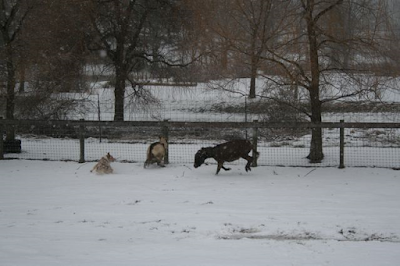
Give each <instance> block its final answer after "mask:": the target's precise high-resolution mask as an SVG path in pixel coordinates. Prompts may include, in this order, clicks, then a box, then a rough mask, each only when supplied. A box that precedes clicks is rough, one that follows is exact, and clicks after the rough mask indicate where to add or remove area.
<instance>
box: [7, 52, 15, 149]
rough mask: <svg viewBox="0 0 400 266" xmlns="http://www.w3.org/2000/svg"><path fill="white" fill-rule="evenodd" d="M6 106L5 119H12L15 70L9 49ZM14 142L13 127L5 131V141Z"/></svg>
mask: <svg viewBox="0 0 400 266" xmlns="http://www.w3.org/2000/svg"><path fill="white" fill-rule="evenodd" d="M6 99H7V104H6V119H10V120H12V119H14V111H15V70H14V65H13V61H12V50H11V47H10V48H9V49H8V58H7V97H6ZM14 140H15V130H14V128H13V127H9V128H8V130H7V137H6V141H14Z"/></svg>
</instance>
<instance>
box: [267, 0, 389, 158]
mask: <svg viewBox="0 0 400 266" xmlns="http://www.w3.org/2000/svg"><path fill="white" fill-rule="evenodd" d="M385 10H386V9H385V6H384V1H380V0H379V1H372V0H371V1H369V0H365V1H353V0H331V1H325V0H299V1H297V0H293V1H291V6H290V8H288V9H287V13H286V16H285V17H286V19H287V20H291V22H290V23H291V25H292V26H291V27H285V29H283V30H284V31H285V34H284V35H283V36H284V37H282V38H281V39H280V41H279V42H277V43H274V45H273V46H268V47H267V48H268V53H266V55H265V56H264V57H263V60H265V61H268V62H270V63H273V64H274V66H275V69H277V70H278V71H277V72H278V73H279V75H278V76H275V77H267V78H269V79H270V80H271V81H272V82H274V83H275V84H276V85H278V86H290V87H295V88H296V87H297V86H300V87H302V88H304V89H305V90H306V91H307V93H308V100H309V102H310V108H309V110H304V112H305V113H306V114H307V115H308V116H309V117H310V120H311V122H313V123H315V124H317V125H318V124H319V123H321V121H322V118H321V117H322V105H323V104H324V103H326V102H329V101H333V100H337V99H341V98H346V97H354V96H355V95H362V94H365V93H368V92H371V91H372V88H373V84H369V83H368V82H369V81H371V80H372V81H373V80H374V79H368V78H363V77H365V75H364V76H363V75H361V74H371V73H374V74H375V73H376V72H373V71H377V69H378V68H377V67H376V66H377V65H378V62H380V61H382V60H384V58H385V57H384V56H383V53H382V48H384V47H385V45H382V44H384V43H385V40H386V37H387V36H386V26H387V24H386V19H387V14H386V13H385ZM350 18H352V19H351V21H349V19H350ZM346 19H347V21H346ZM349 27H351V28H352V29H349ZM337 80H341V81H340V82H337ZM293 85H294V86H293ZM327 91H329V92H330V93H326V92H327ZM298 109H301V108H300V107H299V108H298ZM308 158H309V159H310V161H311V162H320V161H321V160H322V159H323V158H324V154H323V149H322V130H321V128H318V127H316V128H313V129H312V138H311V147H310V154H309V156H308Z"/></svg>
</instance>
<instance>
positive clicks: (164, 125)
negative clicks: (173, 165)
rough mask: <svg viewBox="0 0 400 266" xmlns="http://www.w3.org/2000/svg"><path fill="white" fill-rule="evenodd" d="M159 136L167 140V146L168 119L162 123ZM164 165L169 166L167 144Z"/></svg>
mask: <svg viewBox="0 0 400 266" xmlns="http://www.w3.org/2000/svg"><path fill="white" fill-rule="evenodd" d="M161 134H162V136H163V137H164V138H165V139H166V140H167V144H168V138H169V127H168V119H165V120H164V122H163V123H162V128H161ZM164 164H169V144H168V145H167V149H166V151H165V156H164Z"/></svg>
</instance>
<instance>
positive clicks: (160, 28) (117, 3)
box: [89, 0, 175, 120]
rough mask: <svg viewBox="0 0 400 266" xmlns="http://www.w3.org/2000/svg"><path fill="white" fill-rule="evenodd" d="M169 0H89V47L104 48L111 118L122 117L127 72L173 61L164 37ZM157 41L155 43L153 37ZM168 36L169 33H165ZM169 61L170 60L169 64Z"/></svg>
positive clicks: (171, 5) (171, 8)
mask: <svg viewBox="0 0 400 266" xmlns="http://www.w3.org/2000/svg"><path fill="white" fill-rule="evenodd" d="M174 4H175V1H172V0H131V1H125V0H112V1H103V0H92V10H91V12H90V17H91V24H92V28H93V31H92V42H91V44H90V45H89V47H90V49H92V50H97V51H99V50H102V51H105V54H106V57H107V59H109V60H110V62H111V64H112V65H113V67H114V71H115V90H114V96H115V108H114V111H115V113H114V120H124V98H125V87H126V84H127V82H128V81H129V82H130V83H131V84H132V86H135V81H134V80H131V79H130V77H129V74H130V73H132V72H134V71H138V70H140V69H142V68H143V66H144V65H146V64H152V63H160V62H162V63H164V64H167V65H168V64H171V65H172V64H173V62H172V61H173V60H172V59H171V60H168V53H169V52H170V50H171V48H172V47H171V46H169V43H168V41H169V40H172V38H166V37H167V36H168V34H170V33H171V31H172V30H171V27H170V24H169V21H168V19H170V18H171V16H173V11H174V7H175V5H174ZM155 37H156V38H157V39H158V40H159V41H160V42H158V43H157V42H155V41H154V38H155ZM168 37H170V36H168ZM171 62H172V63H171Z"/></svg>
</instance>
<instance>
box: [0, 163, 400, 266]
mask: <svg viewBox="0 0 400 266" xmlns="http://www.w3.org/2000/svg"><path fill="white" fill-rule="evenodd" d="M93 165H94V162H91V163H86V164H78V163H74V162H44V161H26V160H4V161H0V265H2V266H5V265H13V266H15V265H173V266H177V265H363V266H368V265H371V266H372V265H373V266H376V265H398V263H399V261H400V252H399V250H400V227H399V220H400V193H399V187H400V172H398V171H393V170H390V169H378V168H346V169H342V170H339V169H337V168H280V167H266V166H263V167H257V168H253V169H252V171H251V172H249V173H246V172H245V170H244V165H243V164H241V163H240V164H235V165H233V166H232V170H231V171H229V172H225V171H221V172H220V174H219V175H217V176H216V175H215V171H216V165H208V166H202V167H200V168H198V169H194V168H193V166H192V164H187V165H174V164H172V165H168V166H167V167H165V168H158V167H156V166H154V167H150V168H149V169H143V164H142V163H113V164H112V166H113V168H114V170H115V174H111V175H95V174H92V173H90V172H89V171H90V169H91V168H92V167H93Z"/></svg>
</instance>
